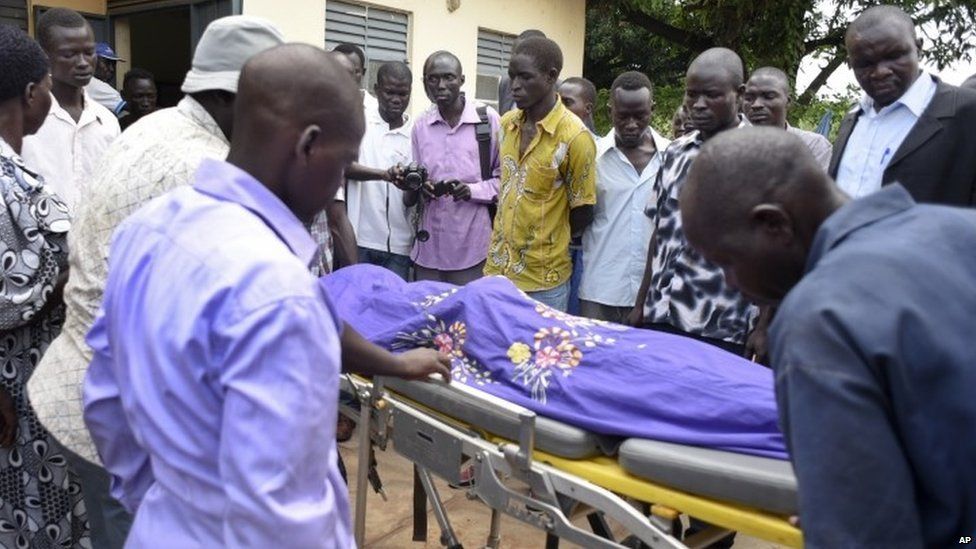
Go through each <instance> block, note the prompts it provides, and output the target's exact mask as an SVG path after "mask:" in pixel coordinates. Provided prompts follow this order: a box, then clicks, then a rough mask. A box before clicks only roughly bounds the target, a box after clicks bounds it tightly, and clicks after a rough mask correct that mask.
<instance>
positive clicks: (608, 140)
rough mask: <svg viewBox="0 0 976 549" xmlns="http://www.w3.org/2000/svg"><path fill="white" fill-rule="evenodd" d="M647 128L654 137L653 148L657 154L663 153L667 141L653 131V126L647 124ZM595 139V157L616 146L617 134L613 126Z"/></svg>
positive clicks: (666, 146)
mask: <svg viewBox="0 0 976 549" xmlns="http://www.w3.org/2000/svg"><path fill="white" fill-rule="evenodd" d="M647 129H648V131H650V132H651V138H652V139H654V148H655V149H657V153H658V154H662V153H664V149H667V148H668V145H669V143H668V141H667V140H666V139H664V138H663V137H661V134H659V133H657V131H655V130H654V128H652V127H650V126H648V127H647ZM595 139H596V156H597V158H599V157H601V156H603V155H604V154H606V152H607V151H609V150H610V149H616V148H617V136H616V132H615V131H614V130H613V128H611V129H610V132H609V133H607V135H604V136H602V137H599V136H598V137H596V138H595Z"/></svg>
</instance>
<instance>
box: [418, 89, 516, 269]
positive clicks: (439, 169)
mask: <svg viewBox="0 0 976 549" xmlns="http://www.w3.org/2000/svg"><path fill="white" fill-rule="evenodd" d="M480 122H481V119H480V118H479V117H478V111H477V105H476V104H475V102H474V101H471V100H467V101H465V104H464V112H463V113H461V121H460V122H459V123H458V125H457V127H455V128H451V127H450V126H449V125H448V124H447V122H445V121H444V118H443V117H441V113H440V111H439V110H437V105H432V106H431V107H430V108H429V109H427V111H425V112H424V113H423V114H422V115H420V117H418V118H417V120H416V121H415V122H414V125H413V135H412V138H411V139H412V142H413V159H414V160H415V161H417V162H419V163H421V164H423V165H424V166H426V167H427V170H428V175H429V177H430V180H431V181H440V180H450V179H457V180H458V181H461V182H462V183H467V184H469V185H470V186H471V200H470V201H468V202H455V201H454V199H453V198H451V197H450V196H442V197H440V198H437V199H434V200H431V201H428V202H427V203H426V204H425V207H424V216H423V219H422V220H421V223H420V226H421V228H423V229H425V230H427V232H428V233H430V239H429V240H428V241H427V242H420V241H419V240H418V241H416V242H415V243H414V248H413V253H412V254H411V257H412V258H413V260H414V262H415V263H416V264H418V265H420V266H421V267H427V268H428V269H438V270H441V271H460V270H462V269H467V268H469V267H473V266H475V265H477V264H478V263H481V262H482V261H484V260H485V258H486V257H488V243H489V240H490V239H491V218H490V217H489V215H488V207H487V204H490V203H491V202H493V201H494V199H495V197H496V196H497V195H498V177H499V175H500V174H501V168H500V167H499V164H498V128H499V117H498V113H497V112H495V111H494V110H493V109H492V108H491V107H488V123H489V125H490V126H491V174H492V178H491V179H488V180H485V181H482V179H481V155H480V152H479V150H478V140H477V138H476V137H475V126H477V125H478V124H479V123H480Z"/></svg>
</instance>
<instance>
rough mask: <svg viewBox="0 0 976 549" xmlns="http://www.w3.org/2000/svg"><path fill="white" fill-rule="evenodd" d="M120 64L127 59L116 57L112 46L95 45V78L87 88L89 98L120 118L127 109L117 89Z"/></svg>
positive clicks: (101, 43) (102, 43) (104, 44)
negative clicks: (117, 74)
mask: <svg viewBox="0 0 976 549" xmlns="http://www.w3.org/2000/svg"><path fill="white" fill-rule="evenodd" d="M119 62H122V63H124V62H125V59H122V58H121V57H119V56H118V55H116V54H115V50H113V49H112V46H110V45H108V43H106V42H99V43H97V44H95V73H94V76H95V78H92V79H91V82H89V83H88V85H87V86H85V92H87V93H88V97H91V98H92V99H94V100H95V102H96V103H98V104H99V105H101V106H103V107H105V108H106V109H108V110H110V111H112V114H114V115H115V116H119V115H120V114H121V113H122V110H123V109H125V100H123V99H122V95H121V94H119V92H118V90H116V89H115V74H116V66H117V65H118V63H119Z"/></svg>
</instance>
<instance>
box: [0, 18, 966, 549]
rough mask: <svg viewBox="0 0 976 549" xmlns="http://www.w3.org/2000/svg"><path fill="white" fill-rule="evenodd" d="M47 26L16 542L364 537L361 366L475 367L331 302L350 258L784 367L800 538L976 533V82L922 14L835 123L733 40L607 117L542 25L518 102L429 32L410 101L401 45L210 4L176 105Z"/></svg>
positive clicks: (25, 154) (32, 131) (17, 250)
mask: <svg viewBox="0 0 976 549" xmlns="http://www.w3.org/2000/svg"><path fill="white" fill-rule="evenodd" d="M36 35H37V40H36V41H35V40H33V39H32V38H30V37H28V36H27V35H26V34H24V33H23V32H22V31H20V30H18V29H15V28H12V27H6V26H2V27H0V67H2V71H0V94H2V95H0V164H2V173H0V193H2V196H3V198H4V208H2V209H0V228H2V232H0V235H2V242H0V247H2V252H0V260H2V269H3V277H2V278H0V319H3V324H2V330H3V338H2V339H0V355H2V356H3V358H4V360H3V375H2V377H0V420H2V424H0V479H2V481H3V482H0V501H2V503H3V505H0V546H4V547H14V546H16V547H50V546H71V547H96V548H102V547H105V548H115V547H121V546H123V545H124V544H128V545H129V546H133V547H144V546H147V547H148V546H160V547H162V546H166V547H210V546H228V547H244V546H279V545H282V544H286V545H289V546H294V547H315V546H327V547H336V546H343V547H344V546H350V545H352V539H351V531H350V524H349V513H348V503H347V490H346V486H345V483H344V479H343V477H344V471H343V468H342V463H341V459H340V458H339V456H338V453H337V449H336V444H335V442H336V439H337V437H338V438H340V439H341V438H344V437H348V436H349V434H348V430H349V429H350V426H349V425H343V424H342V423H341V422H339V425H338V427H337V407H338V401H337V399H336V393H337V386H338V375H339V373H340V372H342V371H355V372H360V373H363V374H367V375H374V374H381V375H394V376H400V377H404V378H407V379H424V378H426V377H428V376H429V375H431V374H440V375H442V376H444V377H445V378H448V379H449V378H450V368H451V364H450V358H449V357H448V356H446V355H444V354H442V353H438V352H436V351H434V350H431V349H415V350H411V351H408V352H405V353H401V354H391V353H389V352H387V351H386V350H383V349H381V348H379V347H377V346H375V345H373V344H371V343H370V342H368V341H367V340H365V339H364V338H363V337H362V336H360V335H359V334H358V333H357V332H356V330H355V329H354V328H353V327H352V326H350V325H348V324H346V323H344V322H343V320H342V319H341V318H338V317H337V315H336V314H335V309H334V307H333V306H332V304H331V301H330V298H329V296H328V295H326V294H325V293H324V292H323V291H321V289H319V288H318V286H317V285H316V284H315V280H316V277H318V276H326V275H327V274H328V273H329V272H331V271H333V270H335V269H338V268H343V267H346V266H349V265H353V264H356V263H370V264H374V265H379V266H381V267H384V268H386V269H388V270H390V271H392V272H393V273H395V274H397V275H398V276H400V277H401V278H403V279H405V280H435V281H441V282H447V283H451V284H455V285H464V284H467V283H469V282H471V281H473V280H476V279H478V278H480V277H482V276H492V275H498V276H503V277H505V278H507V279H508V280H510V281H511V282H512V284H514V285H515V286H516V287H517V288H518V289H519V290H521V291H522V292H524V293H525V294H527V295H528V296H529V297H531V298H533V299H535V300H537V301H539V302H541V303H544V304H546V305H548V306H550V307H552V308H554V309H557V310H560V311H567V312H571V313H573V314H579V315H582V316H586V317H590V318H593V319H598V320H604V321H612V322H617V323H621V324H629V325H631V326H635V327H641V328H646V329H650V330H657V331H663V332H668V333H673V334H678V335H681V336H685V337H690V338H694V339H697V340H700V341H703V342H705V343H708V344H710V345H714V346H716V347H719V348H722V349H725V350H727V351H729V352H732V353H735V354H737V355H740V356H745V357H747V358H751V359H753V360H755V361H757V362H761V363H763V364H768V365H769V366H771V367H772V368H773V369H774V370H775V373H776V378H775V379H776V390H777V399H778V404H779V413H780V417H781V423H782V428H783V430H784V433H785V435H786V438H787V441H788V446H789V450H790V454H791V460H792V461H793V464H794V468H795V470H796V474H797V478H798V481H799V486H800V506H801V514H800V522H801V524H802V527H803V530H804V534H805V541H806V543H807V545H808V546H810V547H846V546H884V547H920V546H935V545H944V544H948V543H950V542H951V543H954V542H955V540H956V539H958V538H959V537H960V536H966V535H973V534H974V533H976V473H974V469H973V467H972V464H973V463H976V444H974V443H973V442H972V441H971V440H968V437H966V436H965V432H968V429H969V426H970V425H972V422H973V421H976V405H974V404H973V402H974V400H973V399H972V398H971V397H970V395H969V393H971V390H972V387H976V370H974V369H973V368H972V364H973V362H974V359H976V350H974V348H973V346H972V344H971V343H970V342H969V333H970V332H971V331H972V328H973V323H974V320H976V291H974V289H973V286H972V283H971V280H972V279H973V277H974V276H976V254H973V253H972V250H973V249H974V247H976V212H974V211H973V210H972V208H973V207H974V206H976V131H974V130H973V128H976V91H974V90H973V89H967V87H968V88H976V77H974V78H973V79H970V80H969V81H967V82H966V83H964V84H963V85H962V86H959V87H957V86H953V85H951V84H949V83H946V82H943V81H941V80H940V79H939V78H938V77H937V76H935V75H932V74H929V73H928V72H926V71H924V70H921V69H920V67H919V49H920V45H921V43H920V41H919V40H918V37H917V34H916V30H915V25H914V23H913V22H912V20H911V19H910V18H909V17H908V16H907V15H906V14H905V13H904V12H903V11H901V10H900V9H898V8H895V7H890V6H878V7H874V8H870V9H868V10H866V11H865V12H863V13H862V14H861V15H859V16H858V17H857V18H856V19H855V20H854V21H852V22H851V24H850V26H849V28H848V30H847V34H846V37H845V46H846V49H847V53H848V61H849V64H850V66H851V67H852V69H853V70H854V74H855V77H856V78H857V81H858V83H859V84H860V86H861V88H862V90H863V92H864V95H863V97H862V98H861V100H860V102H859V103H858V104H857V105H856V106H855V107H854V108H853V109H852V110H851V111H850V112H849V113H848V114H847V116H846V117H845V118H844V120H843V122H842V124H841V127H840V131H839V135H838V137H837V139H836V140H835V141H834V143H833V144H831V142H830V141H829V140H828V139H827V138H826V137H825V136H823V135H820V134H817V133H814V132H810V131H806V130H803V129H800V128H795V127H793V126H791V125H790V124H789V122H788V121H787V114H788V110H789V108H790V105H791V97H792V95H793V94H792V90H791V86H790V79H789V77H788V76H787V75H786V74H785V73H784V72H783V71H782V70H780V69H779V68H776V67H758V68H754V69H753V70H751V71H750V72H748V74H747V71H746V67H745V66H744V65H743V62H742V60H741V58H740V57H739V56H738V55H737V54H736V53H735V52H734V51H732V50H729V49H726V48H721V47H717V48H712V49H708V50H706V51H704V52H702V53H701V54H700V55H698V56H697V57H696V58H695V59H694V60H693V61H692V62H691V64H690V65H689V66H688V69H687V73H686V77H685V81H684V84H685V94H684V101H683V103H682V105H681V107H680V108H679V109H678V111H677V112H676V113H675V115H674V123H673V128H672V135H670V136H668V137H665V136H663V135H661V134H660V133H659V132H658V131H656V130H655V129H654V128H652V127H651V125H650V122H651V118H652V115H653V113H654V107H655V104H654V86H653V84H652V82H651V80H650V79H649V78H648V76H647V75H645V74H642V73H640V72H637V71H628V72H624V73H622V74H620V75H619V76H618V77H617V78H616V79H615V80H614V81H613V83H612V85H611V86H610V90H609V91H610V93H609V97H610V99H609V109H610V114H611V121H612V126H613V127H612V129H611V130H610V131H609V132H608V133H607V134H606V135H599V134H597V133H596V130H595V126H594V122H593V112H594V109H595V108H596V107H597V104H596V103H597V93H596V89H595V87H594V85H593V84H592V83H591V82H589V81H588V80H586V79H585V78H582V77H580V76H570V77H565V78H564V75H563V74H562V69H563V56H562V52H561V50H560V47H559V45H558V44H557V43H556V42H554V41H552V40H550V39H548V38H546V36H545V35H544V34H543V33H542V32H540V31H538V30H530V31H526V32H524V33H522V34H521V35H520V36H519V37H518V39H517V40H516V42H515V44H514V46H513V48H512V52H511V59H510V61H509V67H508V73H507V75H505V76H504V77H503V78H502V79H501V81H500V83H499V90H498V92H499V98H498V99H499V100H498V109H495V108H493V107H492V106H490V105H486V104H483V103H482V102H479V101H477V100H474V99H472V98H470V97H468V96H467V95H466V94H465V93H464V91H462V89H463V87H464V85H465V74H464V68H463V67H462V63H461V61H460V59H459V58H458V57H457V56H456V55H455V54H453V53H451V52H450V51H448V50H442V51H436V52H433V53H431V54H430V55H429V57H428V58H427V59H426V62H425V63H424V64H423V66H422V67H418V68H419V69H420V70H421V71H422V75H421V78H420V81H421V82H422V83H423V90H424V92H425V95H426V96H427V98H428V99H429V100H430V103H431V105H430V107H429V108H427V109H426V110H424V111H423V112H422V114H420V115H419V116H417V117H416V118H415V119H414V118H413V117H411V116H410V114H409V105H410V102H411V95H412V92H413V91H414V90H413V89H412V82H413V80H414V77H413V72H412V69H411V68H410V67H409V66H408V65H406V64H405V63H401V62H389V63H385V64H383V65H381V66H379V68H378V69H377V70H376V74H375V85H373V86H372V89H371V90H366V89H363V81H364V77H365V75H366V67H367V64H366V56H365V55H364V52H363V51H362V50H361V49H360V48H358V47H357V46H355V45H352V44H341V45H339V46H337V47H335V48H334V50H333V51H331V52H326V51H324V50H322V49H320V48H315V47H312V46H306V45H297V44H286V43H285V42H286V41H285V38H284V36H283V35H282V34H281V33H280V32H279V31H278V30H277V29H276V28H275V27H274V25H272V24H271V23H269V22H267V21H265V20H263V19H260V18H255V17H249V16H230V17H225V18H221V19H218V20H216V21H214V22H213V23H211V24H210V25H209V26H208V27H207V28H206V30H205V32H204V33H203V35H202V37H201V39H200V41H199V44H198V46H197V47H196V50H195V51H194V55H193V61H192V68H191V70H190V71H189V72H188V73H187V75H186V78H185V80H184V82H183V85H182V92H183V93H184V94H185V96H184V97H183V99H182V100H181V101H180V102H179V104H178V105H176V106H175V107H171V108H165V109H157V107H156V96H157V90H156V84H155V81H154V78H153V75H152V74H151V73H149V72H147V71H145V70H142V69H138V68H133V69H132V70H130V71H128V72H127V73H126V74H125V76H124V78H123V85H122V91H121V93H119V92H116V91H115V90H114V88H113V86H112V84H113V83H114V81H115V64H116V63H118V62H121V60H120V59H118V57H117V56H116V55H115V52H114V51H112V50H111V48H110V47H109V46H108V45H107V44H97V45H96V44H95V41H94V37H93V33H92V30H91V28H90V27H89V25H88V23H87V22H86V21H85V19H84V18H83V17H81V15H79V14H78V13H77V12H74V11H72V10H68V9H61V8H58V9H51V10H48V11H47V12H45V13H44V14H43V15H42V16H40V17H39V19H38V22H37V33H36ZM96 98H97V99H96ZM757 367H758V366H757ZM343 431H345V432H343ZM3 525H9V526H10V527H9V528H7V527H2V526H3ZM697 526H700V525H696V524H694V523H693V524H692V528H696V527H697ZM283 532H287V535H286V538H283V536H284V535H285V534H283ZM725 542H726V543H731V541H730V540H725Z"/></svg>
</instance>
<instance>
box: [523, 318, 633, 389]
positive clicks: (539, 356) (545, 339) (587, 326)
mask: <svg viewBox="0 0 976 549" xmlns="http://www.w3.org/2000/svg"><path fill="white" fill-rule="evenodd" d="M535 310H536V312H537V313H539V314H540V315H542V318H545V319H547V320H555V321H557V322H561V323H563V325H564V326H565V328H562V327H559V326H552V327H546V328H540V329H539V330H538V331H537V332H536V333H535V337H534V338H533V342H532V345H531V346H530V345H529V344H528V343H525V342H522V341H516V342H515V343H512V345H511V346H510V347H509V348H508V353H507V354H508V358H509V359H510V360H511V361H512V364H514V365H515V375H514V376H513V377H512V379H513V380H515V381H518V382H520V383H522V384H523V385H524V386H525V387H526V388H528V389H529V391H531V394H532V399H533V400H536V401H538V402H541V403H543V404H545V403H546V402H547V401H548V397H547V395H546V391H547V389H548V388H549V385H550V383H551V382H552V375H553V373H554V372H559V373H561V374H562V375H563V376H564V377H568V376H569V375H570V374H571V373H572V372H573V369H574V368H576V367H577V366H579V364H580V361H581V360H582V359H583V351H582V349H581V347H583V348H592V347H596V346H597V345H613V344H614V343H616V340H615V339H614V338H611V337H604V336H602V335H600V334H598V333H594V332H593V331H592V330H591V328H594V327H597V326H599V327H601V328H610V329H618V328H619V329H621V330H622V329H623V327H618V326H617V325H616V324H612V323H610V322H604V321H601V320H592V319H589V318H582V317H577V316H573V315H570V314H566V313H564V312H562V311H559V310H557V309H553V308H552V307H549V306H547V305H543V304H542V303H537V304H536V306H535Z"/></svg>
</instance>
